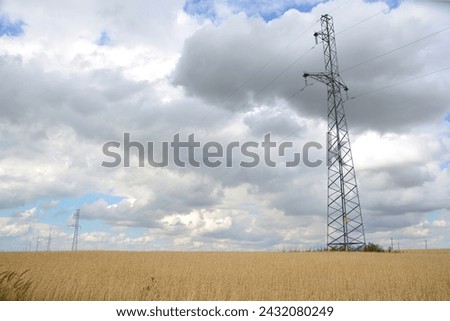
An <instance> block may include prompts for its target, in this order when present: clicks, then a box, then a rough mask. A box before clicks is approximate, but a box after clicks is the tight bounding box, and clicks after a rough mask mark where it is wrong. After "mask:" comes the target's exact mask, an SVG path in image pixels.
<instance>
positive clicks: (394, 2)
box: [365, 0, 402, 9]
mask: <svg viewBox="0 0 450 321" xmlns="http://www.w3.org/2000/svg"><path fill="white" fill-rule="evenodd" d="M380 1H381V2H386V3H387V5H388V6H389V8H390V9H395V8H397V7H398V6H400V3H401V2H402V0H365V2H369V3H370V2H380Z"/></svg>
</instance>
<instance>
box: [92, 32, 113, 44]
mask: <svg viewBox="0 0 450 321" xmlns="http://www.w3.org/2000/svg"><path fill="white" fill-rule="evenodd" d="M95 43H96V44H97V45H99V46H107V45H109V44H110V43H111V38H110V37H109V35H108V33H107V32H106V31H102V33H101V34H100V36H99V37H98V38H97V40H96V41H95Z"/></svg>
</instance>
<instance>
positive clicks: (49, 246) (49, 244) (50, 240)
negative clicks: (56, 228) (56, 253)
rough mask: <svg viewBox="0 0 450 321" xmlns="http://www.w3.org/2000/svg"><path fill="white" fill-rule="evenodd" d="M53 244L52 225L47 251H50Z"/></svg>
mask: <svg viewBox="0 0 450 321" xmlns="http://www.w3.org/2000/svg"><path fill="white" fill-rule="evenodd" d="M51 245H52V228H51V227H50V231H49V232H48V239H47V252H50V249H51Z"/></svg>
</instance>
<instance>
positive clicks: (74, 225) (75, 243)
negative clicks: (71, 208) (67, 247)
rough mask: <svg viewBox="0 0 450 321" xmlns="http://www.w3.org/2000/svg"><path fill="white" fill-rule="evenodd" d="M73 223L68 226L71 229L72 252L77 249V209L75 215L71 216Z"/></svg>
mask: <svg viewBox="0 0 450 321" xmlns="http://www.w3.org/2000/svg"><path fill="white" fill-rule="evenodd" d="M73 219H74V223H73V224H71V225H69V226H70V227H73V240H72V251H76V250H77V249H78V230H79V228H80V227H81V226H80V210H79V209H78V210H77V211H76V212H75V214H73Z"/></svg>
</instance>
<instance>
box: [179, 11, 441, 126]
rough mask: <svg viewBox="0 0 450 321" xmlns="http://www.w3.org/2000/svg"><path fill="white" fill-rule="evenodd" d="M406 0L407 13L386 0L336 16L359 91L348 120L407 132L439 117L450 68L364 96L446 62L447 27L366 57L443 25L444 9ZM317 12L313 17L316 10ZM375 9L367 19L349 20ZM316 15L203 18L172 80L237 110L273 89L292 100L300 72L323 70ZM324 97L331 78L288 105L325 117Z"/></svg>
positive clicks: (347, 73)
mask: <svg viewBox="0 0 450 321" xmlns="http://www.w3.org/2000/svg"><path fill="white" fill-rule="evenodd" d="M403 7H404V11H406V12H407V14H403V12H402V13H400V11H398V10H395V9H394V10H391V11H389V12H388V11H387V10H386V11H385V12H382V13H381V12H380V9H381V10H383V8H385V5H384V4H382V3H377V4H373V5H367V6H365V8H364V9H363V10H361V11H358V12H356V10H355V12H353V11H352V10H346V11H345V13H343V12H341V13H339V12H338V13H337V14H336V16H335V19H334V20H335V29H336V32H337V46H338V56H339V58H340V67H341V74H342V77H343V78H344V80H345V82H346V83H347V85H348V87H349V88H350V92H349V96H350V98H351V97H355V96H356V99H353V100H350V101H348V103H347V105H348V106H347V113H348V118H349V124H350V126H352V127H357V128H360V129H374V130H380V131H402V130H406V129H408V128H409V127H410V126H412V125H418V124H423V123H427V122H432V121H436V120H439V119H442V118H443V117H444V115H445V113H446V111H447V110H448V106H449V105H450V99H449V96H448V94H447V88H448V85H449V82H450V79H449V78H450V77H449V72H448V71H446V72H441V73H439V74H436V75H430V76H429V77H426V78H423V79H419V80H417V81H414V82H409V83H405V84H404V85H403V86H398V87H394V88H387V89H386V90H384V91H380V92H378V93H377V94H371V95H363V96H361V97H359V95H360V94H365V93H368V92H371V91H373V90H375V89H379V88H382V87H388V86H390V85H392V84H396V83H398V82H402V81H405V80H408V79H412V78H414V77H417V76H418V75H422V74H426V73H430V72H433V71H436V70H439V69H441V68H443V67H447V66H448V59H447V55H445V54H444V52H448V50H449V42H448V41H446V39H448V35H449V32H450V30H445V31H442V32H441V33H439V34H436V35H434V36H433V37H430V39H424V40H423V41H420V42H418V43H415V44H412V45H410V46H406V47H405V48H403V49H401V50H400V49H399V50H397V51H395V52H393V53H392V54H390V55H386V56H384V57H380V58H379V59H375V60H373V61H370V62H368V63H364V62H366V61H368V60H371V59H373V58H374V57H377V56H379V55H382V54H385V53H387V52H390V51H392V50H394V49H397V48H399V47H401V46H403V45H406V44H410V43H412V42H415V41H416V40H417V39H420V38H422V37H424V36H427V35H430V34H433V33H435V32H437V31H439V30H443V27H445V24H446V21H447V18H446V16H445V14H444V13H438V12H436V10H435V9H430V8H428V7H424V6H420V5H418V4H413V3H405V4H404V5H403ZM312 12H313V14H314V16H316V15H317V14H315V13H316V12H318V10H313V11H312ZM377 12H379V13H380V14H378V15H377V16H376V17H373V19H371V20H369V21H367V22H366V23H365V24H363V25H361V26H355V27H352V26H353V24H355V23H357V22H358V21H361V20H363V19H362V17H371V16H374V15H376V14H377ZM436 14H437V15H436ZM312 16H313V15H312V14H304V13H300V12H298V11H295V10H291V11H289V12H287V13H285V15H284V16H283V17H282V18H280V19H279V20H276V21H272V22H271V23H269V24H266V23H264V22H263V21H261V20H260V19H246V18H245V17H244V16H243V15H238V16H235V17H233V18H231V19H230V20H228V21H226V22H224V23H222V24H221V25H219V26H211V25H210V26H207V27H204V28H203V29H202V30H199V31H198V32H197V33H195V34H194V35H193V36H192V37H191V38H189V39H187V40H186V42H185V46H184V49H183V52H182V56H181V58H180V60H179V62H178V65H177V68H176V69H175V71H174V73H173V75H172V77H173V80H172V82H173V84H175V85H179V86H182V87H183V88H184V89H185V91H186V92H187V94H190V95H194V96H197V97H200V98H201V99H203V100H205V101H206V102H208V103H210V104H213V105H216V106H221V107H222V108H227V109H230V110H233V111H239V110H241V111H245V110H249V109H251V108H253V107H254V106H258V105H261V104H268V105H273V104H274V101H275V98H282V99H286V100H289V99H290V97H291V96H292V94H294V93H295V92H296V91H297V90H299V89H300V88H302V87H303V85H304V81H303V78H302V77H301V76H302V74H303V72H304V71H321V70H323V69H324V67H323V53H322V44H321V43H319V45H317V46H316V47H315V49H314V50H312V51H309V50H310V48H311V47H312V46H313V45H314V38H313V36H312V33H313V32H314V31H318V29H320V24H318V23H317V24H315V25H314V26H313V27H312V28H309V27H310V26H311V22H312ZM406 30H407V32H406ZM299 35H300V36H299ZM302 54H305V56H304V58H302V59H300V60H299V59H298V58H299V56H301V55H302ZM264 62H266V64H264ZM267 62H268V63H267ZM360 63H362V64H361V65H360V66H356V65H359V64H360ZM261 66H262V67H261ZM351 67H354V68H352V69H349V68H351ZM347 69H348V70H347ZM312 82H314V81H312ZM325 99H326V88H325V85H323V84H320V83H318V84H315V85H314V86H312V87H310V88H307V89H306V90H305V91H304V92H303V93H301V94H299V95H296V96H295V97H294V98H293V99H291V100H290V102H289V105H290V106H291V108H292V109H293V110H295V111H296V112H298V113H299V114H301V115H306V116H308V117H320V118H325V116H326V102H325Z"/></svg>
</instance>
